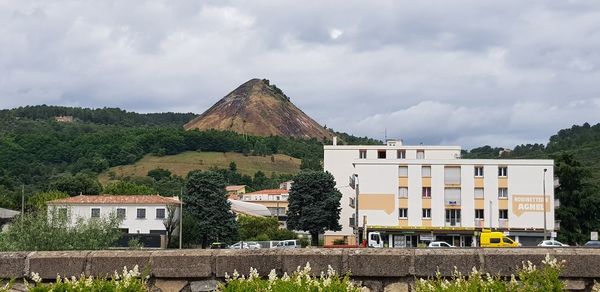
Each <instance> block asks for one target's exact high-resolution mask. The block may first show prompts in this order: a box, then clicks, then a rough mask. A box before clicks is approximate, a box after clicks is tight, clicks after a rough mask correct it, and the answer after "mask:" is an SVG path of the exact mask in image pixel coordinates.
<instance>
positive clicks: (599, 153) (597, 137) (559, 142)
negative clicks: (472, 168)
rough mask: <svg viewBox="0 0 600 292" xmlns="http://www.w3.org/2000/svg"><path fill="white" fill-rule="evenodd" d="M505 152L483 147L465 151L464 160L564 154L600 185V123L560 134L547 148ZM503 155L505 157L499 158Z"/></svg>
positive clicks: (535, 146)
mask: <svg viewBox="0 0 600 292" xmlns="http://www.w3.org/2000/svg"><path fill="white" fill-rule="evenodd" d="M503 150H504V149H503V148H498V147H491V146H483V147H479V148H474V149H471V150H470V151H463V153H462V157H463V158H490V159H537V158H542V159H543V158H550V159H556V158H557V157H559V156H560V155H562V154H570V155H572V156H573V157H574V158H575V159H576V160H578V161H579V162H580V163H581V164H582V167H583V169H584V170H585V171H586V172H587V173H588V174H589V179H588V180H587V182H589V183H591V184H593V185H600V123H599V124H596V125H593V126H591V125H590V124H588V123H585V124H583V125H581V126H579V125H574V126H572V127H571V128H569V129H563V130H560V131H558V133H557V134H556V135H553V136H552V137H550V140H549V142H548V144H547V145H543V144H526V145H525V144H523V145H518V146H516V147H515V148H514V149H511V150H510V151H503ZM501 152H502V154H500V153H501Z"/></svg>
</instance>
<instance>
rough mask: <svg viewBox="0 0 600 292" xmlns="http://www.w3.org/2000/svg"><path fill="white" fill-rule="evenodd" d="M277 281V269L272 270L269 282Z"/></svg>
mask: <svg viewBox="0 0 600 292" xmlns="http://www.w3.org/2000/svg"><path fill="white" fill-rule="evenodd" d="M276 280H277V272H275V269H272V270H271V272H269V282H275V281H276Z"/></svg>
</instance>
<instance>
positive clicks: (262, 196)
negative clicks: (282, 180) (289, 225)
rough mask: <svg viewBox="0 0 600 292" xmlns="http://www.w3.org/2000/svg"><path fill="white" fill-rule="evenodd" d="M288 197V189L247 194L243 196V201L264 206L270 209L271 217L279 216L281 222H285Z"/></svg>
mask: <svg viewBox="0 0 600 292" xmlns="http://www.w3.org/2000/svg"><path fill="white" fill-rule="evenodd" d="M288 197H289V193H288V190H286V189H269V190H261V191H256V192H252V193H246V194H244V195H243V196H242V201H244V202H251V203H256V204H260V205H263V206H265V207H267V209H269V211H270V212H271V216H277V217H278V218H279V219H280V221H284V220H285V218H284V217H285V216H286V212H287V208H288Z"/></svg>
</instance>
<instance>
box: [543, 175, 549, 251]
mask: <svg viewBox="0 0 600 292" xmlns="http://www.w3.org/2000/svg"><path fill="white" fill-rule="evenodd" d="M546 171H548V169H547V168H544V180H543V190H544V240H546V239H548V238H547V236H546V234H547V233H546V230H547V229H546Z"/></svg>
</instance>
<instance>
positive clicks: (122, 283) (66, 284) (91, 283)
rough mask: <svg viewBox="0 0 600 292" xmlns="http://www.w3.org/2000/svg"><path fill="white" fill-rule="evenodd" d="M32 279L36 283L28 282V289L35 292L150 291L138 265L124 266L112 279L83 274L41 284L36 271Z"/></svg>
mask: <svg viewBox="0 0 600 292" xmlns="http://www.w3.org/2000/svg"><path fill="white" fill-rule="evenodd" d="M32 279H33V281H34V283H35V284H33V285H31V284H29V283H27V288H28V291H33V292H47V291H48V292H49V291H61V292H62V291H64V292H79V291H89V292H109V291H111V292H144V291H148V288H147V277H143V276H142V274H141V273H140V272H139V271H138V266H135V267H134V268H133V270H129V271H128V270H127V267H124V268H123V273H122V274H118V273H117V272H116V271H115V274H114V276H113V278H112V279H106V278H94V277H92V276H89V277H85V276H83V275H82V276H81V277H80V278H79V279H77V278H71V279H68V278H61V277H58V279H56V282H55V283H51V284H47V285H46V284H41V283H40V282H41V279H40V277H39V275H37V274H36V273H33V274H32Z"/></svg>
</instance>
